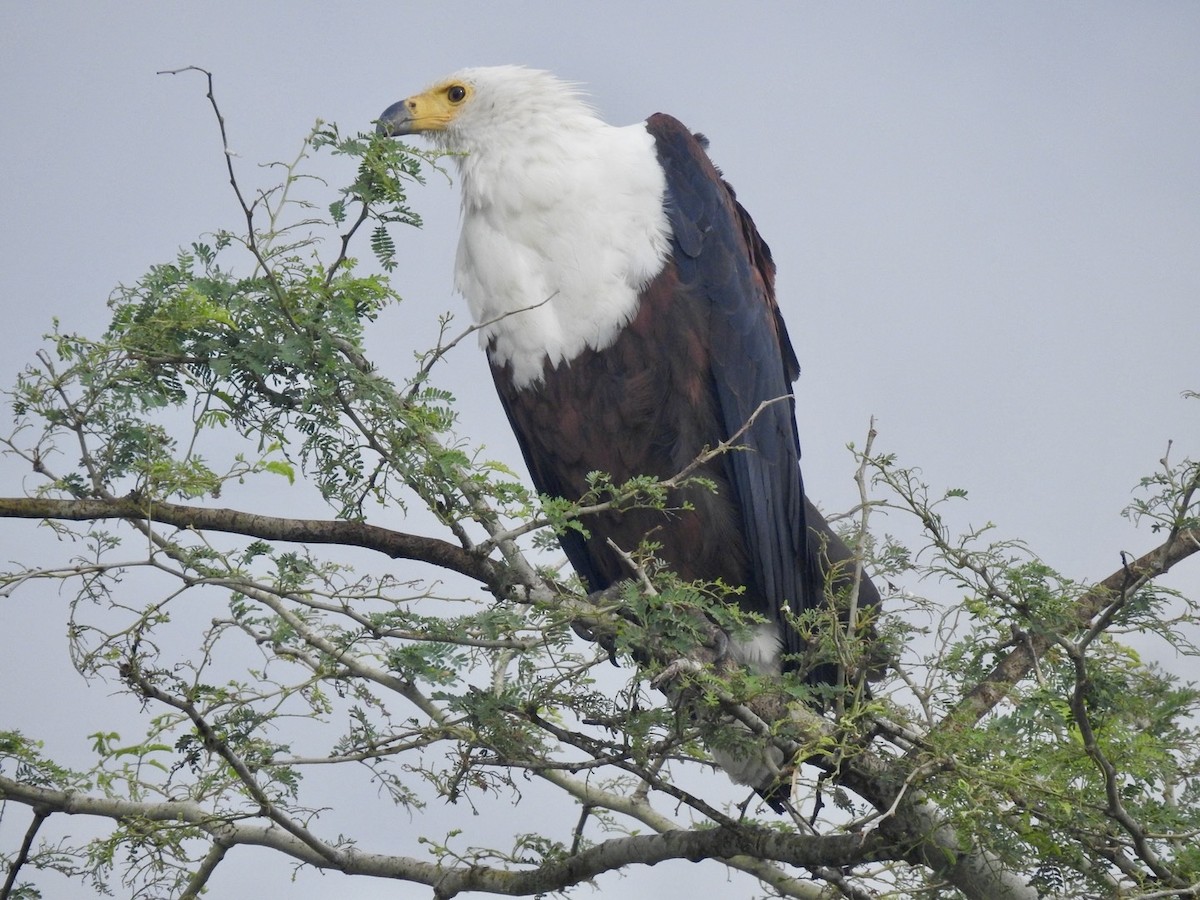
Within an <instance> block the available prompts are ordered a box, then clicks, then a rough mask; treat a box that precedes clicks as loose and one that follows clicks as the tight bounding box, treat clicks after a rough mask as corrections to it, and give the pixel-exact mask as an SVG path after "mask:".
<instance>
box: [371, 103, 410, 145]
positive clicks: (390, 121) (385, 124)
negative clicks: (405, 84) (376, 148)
mask: <svg viewBox="0 0 1200 900" xmlns="http://www.w3.org/2000/svg"><path fill="white" fill-rule="evenodd" d="M415 131H416V129H415V128H413V120H412V115H411V114H410V112H409V107H408V101H407V100H401V101H399V102H398V103H393V104H392V105H391V106H389V107H388V108H387V109H385V110H384V111H383V114H382V115H381V116H380V117H379V124H378V125H376V126H375V133H376V134H381V135H383V136H384V137H396V136H397V135H401V134H413V133H414V132H415Z"/></svg>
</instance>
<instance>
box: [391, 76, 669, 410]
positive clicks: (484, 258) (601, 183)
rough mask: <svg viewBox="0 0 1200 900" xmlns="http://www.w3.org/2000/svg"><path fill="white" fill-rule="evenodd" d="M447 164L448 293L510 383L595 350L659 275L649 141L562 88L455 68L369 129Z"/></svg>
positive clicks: (662, 233)
mask: <svg viewBox="0 0 1200 900" xmlns="http://www.w3.org/2000/svg"><path fill="white" fill-rule="evenodd" d="M381 122H384V123H386V125H387V126H388V127H389V128H390V130H391V133H392V134H410V133H414V132H420V133H423V134H427V135H429V136H430V137H431V138H432V139H433V140H434V141H435V142H436V143H437V144H438V145H440V146H441V147H443V148H445V149H446V150H447V151H450V152H452V153H454V154H456V155H455V157H454V160H455V163H456V164H457V166H458V169H459V172H460V174H461V176H462V210H463V221H462V234H461V237H460V240H459V245H458V261H457V264H456V266H455V286H456V287H457V289H458V290H459V291H460V292H461V293H462V294H463V295H464V296H465V297H466V299H467V303H468V304H469V305H470V308H471V314H472V316H474V318H475V321H476V322H477V323H487V324H486V325H485V326H484V327H483V329H482V331H481V335H480V339H481V341H482V343H483V344H484V346H485V347H489V353H490V355H491V358H492V359H493V360H494V361H498V362H499V363H501V364H509V365H511V366H512V374H513V378H514V380H515V381H516V382H517V383H518V384H520V385H522V386H527V385H530V384H533V383H535V382H537V381H539V380H541V375H542V365H543V362H544V361H549V363H550V365H551V366H557V365H559V364H561V363H564V362H569V361H570V360H572V359H574V358H575V357H576V356H578V355H579V353H580V352H581V351H583V350H584V349H585V348H587V347H590V348H592V349H594V350H602V349H604V348H605V347H608V346H609V345H611V344H612V342H613V340H614V339H615V338H616V335H617V332H618V331H619V330H620V329H621V328H622V327H624V326H625V325H626V324H627V323H628V322H629V320H630V319H631V318H632V317H633V314H634V312H635V311H636V309H637V301H638V294H639V293H640V292H641V290H642V288H644V287H645V286H646V284H647V283H649V281H650V280H651V279H652V278H653V277H654V276H655V275H657V274H658V273H659V271H661V269H662V267H663V261H664V259H665V258H666V256H667V253H668V252H669V235H670V226H669V224H668V222H667V216H666V213H665V212H664V209H663V193H664V191H665V189H666V183H665V179H664V177H663V171H662V167H661V166H660V165H659V164H658V160H657V158H656V156H655V152H654V141H653V139H652V138H651V136H650V135H649V134H648V133H647V131H646V128H645V126H644V125H634V126H631V127H628V128H614V127H612V126H610V125H607V124H605V123H604V122H603V121H601V120H600V119H599V118H598V117H597V116H596V114H595V113H594V112H593V111H592V109H591V107H589V106H588V105H587V104H586V103H585V102H584V101H583V100H582V99H581V98H580V96H579V93H578V92H577V91H576V90H575V88H574V87H573V86H572V85H570V84H567V83H566V82H563V81H559V80H558V79H557V78H555V77H554V76H552V75H550V74H549V73H547V72H541V71H537V70H534V69H525V68H521V67H518V66H498V67H494V68H478V69H463V70H461V71H459V72H456V73H455V74H453V75H451V76H450V77H449V78H446V79H443V80H442V81H440V82H438V83H437V84H435V85H434V86H433V87H431V88H429V89H428V90H426V91H425V92H424V93H421V94H418V95H416V96H414V97H409V98H408V99H407V100H402V101H401V102H400V103H397V104H395V105H393V106H392V107H390V108H389V109H388V110H387V111H386V112H385V113H384V115H383V117H382V118H381Z"/></svg>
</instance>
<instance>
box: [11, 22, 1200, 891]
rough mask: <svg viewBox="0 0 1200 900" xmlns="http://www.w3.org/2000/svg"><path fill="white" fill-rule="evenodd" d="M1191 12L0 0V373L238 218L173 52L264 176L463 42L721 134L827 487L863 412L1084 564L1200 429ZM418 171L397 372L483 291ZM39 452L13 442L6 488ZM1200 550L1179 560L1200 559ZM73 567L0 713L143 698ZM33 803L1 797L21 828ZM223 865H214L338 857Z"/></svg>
mask: <svg viewBox="0 0 1200 900" xmlns="http://www.w3.org/2000/svg"><path fill="white" fill-rule="evenodd" d="M1198 46H1200V5H1196V4H1191V3H1155V4H1138V5H1134V4H1107V3H1087V4H1084V3H1059V4H1053V5H1049V4H1040V3H1029V4H1027V3H1006V4H994V5H983V4H941V3H927V4H889V5H869V4H860V5H852V6H848V5H842V4H837V5H833V4H829V5H812V4H796V3H746V4H739V5H738V6H736V7H735V6H733V5H732V4H717V3H705V2H687V3H681V2H680V3H675V2H671V3H647V2H637V3H632V2H605V3H596V4H588V5H579V4H570V3H564V2H561V0H560V2H553V3H542V2H524V3H518V2H514V3H474V2H458V3H455V4H440V3H420V4H417V3H406V2H388V3H379V2H367V3H345V4H340V5H338V6H337V7H336V9H335V7H334V6H333V5H331V4H328V3H315V2H295V0H293V2H287V3H284V2H275V3H256V4H248V3H245V2H238V3H232V2H228V3H226V2H221V3H192V4H186V5H185V4H176V3H161V2H156V3H150V2H125V3H121V4H99V3H83V2H79V3H39V4H22V3H17V2H14V0H4V2H2V3H0V84H2V85H3V91H2V92H0V104H2V117H0V129H2V135H3V140H0V172H2V173H3V177H2V178H0V209H2V210H3V212H4V215H3V217H0V247H2V248H3V263H4V264H3V266H0V304H2V308H3V310H4V313H5V327H4V329H3V331H0V383H3V384H4V385H8V384H11V383H12V381H13V379H14V377H15V375H16V373H17V372H18V371H19V370H20V368H21V367H22V366H23V365H24V363H25V361H27V360H28V359H30V358H31V357H32V354H33V353H34V351H35V350H36V348H37V347H38V345H39V338H40V335H41V334H43V333H44V332H45V331H47V330H48V328H49V326H50V322H51V318H52V317H58V318H59V319H60V320H61V321H62V323H63V326H64V328H67V329H70V330H77V331H80V332H83V333H89V334H99V333H100V332H101V331H102V330H103V328H104V326H105V324H106V322H107V309H106V307H105V301H106V298H107V297H108V295H109V293H110V291H111V290H112V289H113V288H114V287H115V286H116V285H117V284H119V283H131V282H133V281H135V280H136V279H137V278H138V277H139V276H140V275H142V274H143V273H144V272H145V271H146V269H147V268H148V267H149V266H150V265H152V264H154V263H159V262H165V261H168V260H170V259H171V258H172V257H173V256H174V254H175V252H176V249H177V248H178V247H180V246H186V245H188V244H189V243H191V242H192V241H193V240H196V239H197V238H199V237H200V236H201V235H203V234H205V233H206V232H211V231H214V230H216V229H218V228H224V227H229V228H233V227H236V226H237V224H238V211H237V208H236V206H235V205H234V198H233V197H232V194H231V193H230V191H229V190H228V187H227V185H226V183H225V177H224V172H223V168H224V160H223V158H222V155H221V151H220V144H219V138H218V135H217V132H216V129H215V126H214V122H213V120H212V116H211V111H210V110H209V108H208V106H207V103H206V101H205V98H204V84H203V81H202V79H201V78H200V77H198V76H195V75H180V76H164V75H156V74H155V73H156V71H158V70H162V69H175V68H179V67H183V66H188V65H197V66H203V67H205V68H207V69H209V70H210V71H212V72H213V73H214V75H215V77H216V90H217V95H218V99H219V101H220V103H221V106H222V111H223V113H224V115H225V118H226V123H227V127H228V129H229V139H230V144H231V146H232V148H233V150H234V151H235V152H236V154H237V158H236V160H235V162H236V165H237V166H238V168H239V172H240V174H241V176H242V177H243V179H244V180H245V182H246V184H248V185H251V186H253V185H258V186H265V185H268V184H270V183H272V173H270V172H269V171H264V170H262V169H259V168H257V165H258V164H260V163H267V162H271V161H275V160H282V159H291V158H292V157H293V156H294V155H295V153H296V151H297V150H298V148H299V146H300V143H301V141H302V140H303V138H304V136H305V135H306V134H307V133H308V131H309V129H310V128H311V127H312V125H313V123H314V121H315V120H316V119H318V118H321V119H324V120H327V121H335V122H337V123H338V124H339V125H340V126H341V128H342V129H343V131H354V130H356V129H360V128H367V127H369V123H370V122H371V120H372V119H373V118H374V117H375V116H377V115H378V114H379V113H380V112H381V111H382V110H383V109H384V108H385V107H386V106H388V105H389V104H391V103H392V102H394V101H395V100H398V99H401V98H403V97H405V96H407V95H409V94H411V93H414V92H416V91H417V90H419V89H421V88H423V87H424V86H426V85H427V84H428V83H430V82H432V81H434V80H436V79H437V78H439V77H440V76H442V75H445V74H447V73H449V72H451V71H453V70H455V69H457V68H460V67H462V66H466V65H488V64H499V63H522V64H526V65H531V66H535V67H539V68H545V69H549V70H552V71H554V72H555V73H557V74H558V75H560V76H562V77H564V78H567V79H570V80H573V81H578V82H580V83H582V84H584V85H585V86H586V89H587V91H588V92H589V94H590V96H591V99H592V101H593V103H594V105H595V106H596V108H597V109H598V110H599V112H600V113H601V115H602V116H603V117H604V118H605V119H607V120H608V121H610V122H613V123H618V124H625V123H629V122H634V121H638V120H641V119H644V118H645V117H646V116H648V115H649V114H651V113H653V112H656V111H660V110H661V111H664V112H669V113H672V114H673V115H675V116H677V117H678V118H680V119H682V120H683V121H684V122H685V123H687V124H688V125H689V126H690V127H692V128H693V129H696V130H699V131H703V132H704V133H705V134H707V135H708V137H709V138H710V140H711V142H712V145H711V153H712V155H713V157H714V159H715V160H716V161H717V163H718V164H719V165H720V166H721V167H722V169H723V170H724V172H725V174H726V175H727V177H728V178H729V179H730V181H731V182H732V183H733V184H734V185H735V187H736V188H737V190H738V195H739V198H740V199H741V200H742V202H743V203H744V204H745V206H746V207H747V208H748V209H749V210H750V212H751V214H752V215H753V216H754V218H755V221H756V222H757V224H758V226H759V229H760V230H761V232H762V234H763V235H764V237H765V238H766V239H767V241H768V242H769V243H770V245H771V247H772V250H773V252H774V256H775V259H776V262H777V263H778V265H779V281H778V291H779V301H780V305H781V307H782V309H783V313H784V315H785V317H786V319H787V322H788V326H789V329H790V331H791V336H792V339H793V342H794V343H795V345H796V349H797V352H798V354H799V356H800V359H801V364H802V367H803V374H802V376H801V379H800V382H799V385H798V390H797V397H798V406H799V418H800V433H801V438H802V442H803V448H804V466H805V482H806V485H807V486H808V488H809V491H810V493H811V495H812V496H813V497H814V498H815V499H816V500H817V501H818V503H820V504H821V505H823V506H824V507H826V508H827V509H831V510H837V509H843V508H845V507H847V506H849V505H850V504H851V503H853V501H854V497H855V488H854V485H853V482H852V476H853V468H854V464H853V460H852V459H851V457H850V456H849V454H848V453H847V452H846V450H845V445H846V444H847V443H848V442H851V441H854V442H856V443H858V444H860V445H861V444H862V442H863V439H864V436H865V434H866V431H867V427H868V422H869V420H870V418H871V417H872V416H874V417H875V420H876V425H877V428H878V430H879V437H878V438H877V443H876V448H877V449H879V450H885V451H891V452H895V453H897V454H898V455H899V458H900V460H901V462H902V463H904V464H906V465H917V466H920V467H921V468H922V470H923V472H924V475H925V477H926V479H927V480H928V481H929V482H930V483H931V484H933V485H934V486H935V487H936V488H938V489H941V488H946V487H961V488H966V489H967V490H968V491H969V495H970V502H969V504H967V505H966V506H964V507H962V511H961V513H959V515H960V516H961V521H962V523H967V522H970V523H973V524H976V525H979V524H982V523H984V522H986V521H991V522H994V523H996V526H997V532H996V533H997V535H998V536H1001V537H1021V538H1024V539H1025V540H1026V541H1027V542H1028V543H1029V545H1030V546H1031V547H1032V548H1033V550H1034V551H1035V552H1036V553H1038V554H1039V555H1040V556H1042V557H1043V558H1044V559H1045V560H1046V561H1047V562H1049V563H1050V564H1051V565H1053V566H1056V567H1057V568H1059V569H1061V570H1062V571H1064V572H1065V573H1066V574H1068V575H1070V576H1072V577H1076V578H1080V579H1092V580H1096V579H1099V578H1102V577H1104V576H1105V575H1107V574H1108V573H1109V572H1110V571H1112V570H1113V569H1115V568H1116V567H1117V566H1118V565H1119V553H1120V552H1121V551H1123V550H1124V551H1129V552H1132V553H1134V554H1140V553H1141V552H1144V551H1145V550H1146V549H1149V548H1150V547H1151V546H1153V544H1154V542H1155V537H1154V536H1153V535H1151V534H1150V533H1149V532H1148V531H1146V530H1143V531H1135V530H1134V529H1133V527H1132V526H1131V525H1130V524H1129V523H1128V522H1127V521H1125V520H1124V519H1122V518H1121V516H1120V511H1121V509H1122V508H1123V507H1124V506H1125V505H1126V504H1127V503H1128V502H1129V501H1130V499H1131V489H1132V488H1133V487H1134V485H1135V484H1136V482H1137V479H1138V478H1139V477H1141V476H1142V475H1145V474H1148V473H1149V472H1151V471H1152V470H1153V469H1154V468H1155V466H1156V464H1157V461H1158V460H1159V458H1160V457H1161V456H1162V455H1163V453H1164V451H1165V449H1166V447H1167V442H1168V441H1169V440H1173V441H1174V442H1175V445H1174V450H1173V451H1172V452H1173V454H1174V455H1176V456H1182V455H1185V454H1190V455H1193V456H1195V455H1196V454H1197V453H1200V405H1198V404H1197V402H1196V401H1185V400H1183V399H1182V398H1181V392H1183V391H1184V390H1188V389H1192V390H1197V389H1200V371H1198V363H1197V358H1198V355H1200V354H1198V346H1197V345H1198V344H1200V303H1198V299H1200V291H1198V288H1200V252H1198V251H1200V54H1198V53H1197V52H1196V48H1197V47H1198ZM337 174H338V173H336V172H331V177H335V176H336V175H337ZM335 183H336V182H335ZM412 199H413V204H414V206H415V207H416V208H417V210H418V211H419V212H420V213H421V214H422V215H423V216H424V218H425V220H426V228H425V229H424V230H423V231H421V232H413V233H411V234H397V235H396V237H397V241H398V243H399V244H400V261H401V267H400V269H399V270H398V271H397V272H396V273H395V274H394V276H393V280H394V283H395V284H396V286H397V288H398V290H399V291H400V292H401V294H402V295H403V296H404V297H405V298H406V303H404V304H403V305H402V306H400V307H397V308H396V309H392V310H389V311H388V312H387V314H386V315H385V316H383V317H382V318H381V320H380V321H379V322H378V323H377V325H376V326H375V328H374V331H373V333H372V335H371V344H370V346H371V347H372V349H373V350H374V351H375V355H376V358H378V359H380V360H381V361H382V362H383V363H384V364H385V365H389V364H394V365H395V367H396V368H395V371H396V372H398V373H402V372H403V371H405V370H406V368H405V367H406V366H407V365H408V363H409V358H408V357H407V354H406V350H405V349H404V348H408V347H415V346H421V345H422V344H423V343H424V341H425V338H426V337H427V336H428V335H430V334H431V333H432V330H431V329H432V324H433V322H434V321H435V320H436V317H437V315H438V314H439V313H440V312H442V311H445V310H457V311H458V312H459V314H460V322H461V323H462V324H463V325H465V308H464V306H463V305H462V304H461V301H460V300H459V299H458V298H456V297H454V296H453V295H452V293H451V267H452V261H453V253H454V246H455V240H456V233H457V220H458V208H457V204H458V197H457V193H456V190H455V189H454V188H453V187H451V186H448V185H447V184H445V183H444V182H443V181H441V180H438V179H433V180H431V181H430V183H429V186H428V187H427V188H426V189H424V190H421V191H419V192H417V193H415V194H414V196H413V198H412ZM360 255H361V256H363V257H364V258H365V257H367V256H369V253H368V252H367V251H366V249H365V247H364V248H362V249H361V250H360ZM389 357H390V358H389ZM441 376H442V383H443V384H444V385H446V386H447V387H449V388H450V389H451V390H453V391H454V392H455V393H456V394H458V395H459V397H460V398H461V400H462V406H461V430H462V431H463V433H464V434H467V435H469V436H471V437H472V438H473V439H476V440H478V441H481V442H484V443H486V444H487V445H488V446H489V448H491V449H492V452H493V454H494V455H496V456H500V457H502V458H505V459H507V460H508V461H510V462H511V463H512V464H513V465H514V466H519V459H520V457H519V455H518V453H517V450H516V446H515V443H514V442H513V441H512V439H511V438H510V437H509V435H508V432H507V425H506V423H505V421H504V416H503V414H502V412H501V410H500V408H499V404H498V402H497V401H496V400H495V398H494V396H493V394H492V390H491V386H490V383H489V379H488V375H487V370H486V367H485V365H484V363H483V358H482V354H481V353H480V352H479V351H478V349H477V348H476V347H474V346H473V345H471V343H470V342H464V344H463V345H461V346H460V347H459V348H458V349H457V350H456V351H455V352H454V353H453V354H452V356H451V358H450V360H449V362H448V364H447V366H446V367H445V368H444V369H443V370H442V372H441ZM27 483H30V482H28V481H27V479H26V476H25V473H23V472H22V471H21V470H20V469H19V468H18V467H14V466H13V465H12V464H11V463H10V462H7V461H0V494H3V495H14V494H19V493H21V492H22V490H23V487H24V485H26V484H27ZM0 526H2V527H0V550H2V553H3V557H4V558H5V559H31V558H39V555H44V554H53V553H54V552H61V548H58V550H56V548H55V546H54V542H53V541H50V540H48V539H47V537H46V535H45V533H44V529H43V530H38V529H35V528H33V527H32V525H31V524H30V523H24V524H21V525H20V526H19V527H13V526H12V525H11V524H5V523H0ZM878 527H879V528H880V529H881V530H889V524H888V523H887V522H881V523H878ZM47 558H52V557H47ZM1196 569H1197V565H1196V564H1191V569H1190V571H1189V570H1188V569H1187V567H1185V569H1184V571H1182V572H1181V573H1180V574H1179V575H1177V576H1175V577H1174V579H1173V583H1175V584H1177V585H1179V586H1181V587H1184V588H1189V587H1190V588H1193V589H1194V588H1195V586H1196V585H1197V584H1200V577H1198V576H1197V573H1196V571H1195V570H1196ZM914 587H916V588H917V589H922V588H923V586H914ZM66 599H67V598H66V597H65V596H62V595H59V594H57V593H55V592H54V591H50V590H41V591H37V590H29V591H24V592H22V593H20V594H18V595H16V596H15V597H10V598H4V599H0V686H2V687H0V727H12V726H14V725H16V726H19V727H21V728H23V729H24V730H26V731H27V732H29V733H39V732H44V733H46V734H47V735H49V736H50V744H49V747H50V748H51V749H53V750H55V751H56V752H60V753H62V754H64V755H69V754H71V753H74V752H82V749H86V744H87V742H86V738H85V735H86V734H88V733H90V732H91V731H94V730H96V728H97V727H98V726H97V725H96V722H100V723H103V722H104V721H105V719H104V717H105V716H112V715H117V714H118V713H117V712H113V710H119V709H122V708H127V705H128V701H125V700H118V699H113V698H111V697H110V694H111V693H112V691H113V686H111V685H110V686H105V685H95V686H93V687H92V688H91V689H86V688H85V687H84V685H83V684H82V682H81V681H80V680H79V678H78V676H75V675H73V673H72V671H71V670H70V669H69V667H68V665H67V659H66V653H65V643H64V640H63V627H64V626H63V622H64V619H65V606H66ZM1167 663H1168V664H1171V661H1170V660H1167ZM89 717H90V718H89ZM93 720H94V721H93ZM459 812H461V811H459ZM19 818H20V819H21V821H20V822H18V823H12V824H10V823H9V822H7V821H6V822H3V823H0V839H6V846H10V847H11V846H12V834H13V831H12V829H14V828H18V827H19V828H20V829H22V830H23V829H24V827H25V819H24V817H23V816H22V817H19ZM256 861H257V862H261V861H262V858H261V857H259V858H258V859H257V860H256ZM229 869H230V872H231V874H230V875H229V876H228V877H226V876H224V875H223V874H222V875H221V876H218V877H219V878H225V879H226V880H224V881H221V882H214V890H216V889H217V888H218V887H220V890H219V891H217V893H216V895H217V896H230V897H236V896H247V895H249V894H250V893H251V892H252V891H258V892H259V893H264V892H265V893H266V894H267V895H271V892H272V891H283V890H285V889H286V890H288V891H289V896H292V897H297V898H304V897H309V896H313V897H315V896H324V895H327V892H328V891H329V890H331V889H339V890H340V889H344V888H345V887H347V885H345V883H344V882H341V881H340V880H335V879H333V878H332V877H324V878H323V877H320V876H307V875H306V876H302V877H301V878H300V881H299V882H298V883H297V884H296V885H295V886H290V882H289V881H288V879H289V877H290V873H289V872H288V871H287V870H286V868H283V867H280V868H277V869H269V868H267V869H262V868H259V867H255V868H254V869H253V870H249V869H248V868H247V867H246V866H244V865H242V866H238V865H234V864H233V863H232V862H231V864H230V865H229ZM714 873H715V874H714ZM697 878H699V879H703V880H700V881H697V880H695V879H697ZM723 878H724V873H723V870H720V869H719V867H713V866H707V867H702V868H701V869H697V867H694V866H688V865H685V864H679V865H676V866H660V867H657V868H656V869H654V870H651V871H649V872H647V871H644V870H643V871H640V872H636V873H634V875H633V877H630V878H627V879H625V880H624V881H619V882H613V881H610V882H607V884H608V886H609V887H610V889H612V890H615V891H617V892H618V893H619V895H620V896H629V897H640V896H656V897H683V896H686V895H688V894H694V893H695V891H696V890H697V887H696V886H697V885H698V884H703V885H704V886H705V888H704V890H705V892H706V896H714V897H715V896H743V895H744V894H745V887H744V884H741V883H738V882H730V883H729V884H728V887H727V888H726V887H725V884H726V883H725V882H724V881H723V880H722V879H723ZM614 885H615V887H614ZM356 890H357V891H360V892H361V893H359V894H357V896H362V897H368V896H370V897H374V896H380V897H383V896H387V897H410V896H411V897H425V896H428V891H427V890H426V889H423V888H409V887H405V886H397V885H391V884H387V885H382V884H372V883H370V882H368V883H365V884H363V885H361V886H358V887H356ZM722 890H727V891H728V893H721V891H722ZM585 893H586V891H585Z"/></svg>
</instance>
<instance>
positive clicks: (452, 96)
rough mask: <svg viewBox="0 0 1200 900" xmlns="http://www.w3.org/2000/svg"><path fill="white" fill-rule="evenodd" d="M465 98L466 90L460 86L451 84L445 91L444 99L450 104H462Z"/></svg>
mask: <svg viewBox="0 0 1200 900" xmlns="http://www.w3.org/2000/svg"><path fill="white" fill-rule="evenodd" d="M466 96H467V89H466V88H465V87H463V86H462V85H461V84H452V85H451V86H450V87H448V88H447V89H446V98H447V99H448V100H449V101H450V102H451V103H462V102H463V98H465V97H466Z"/></svg>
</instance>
